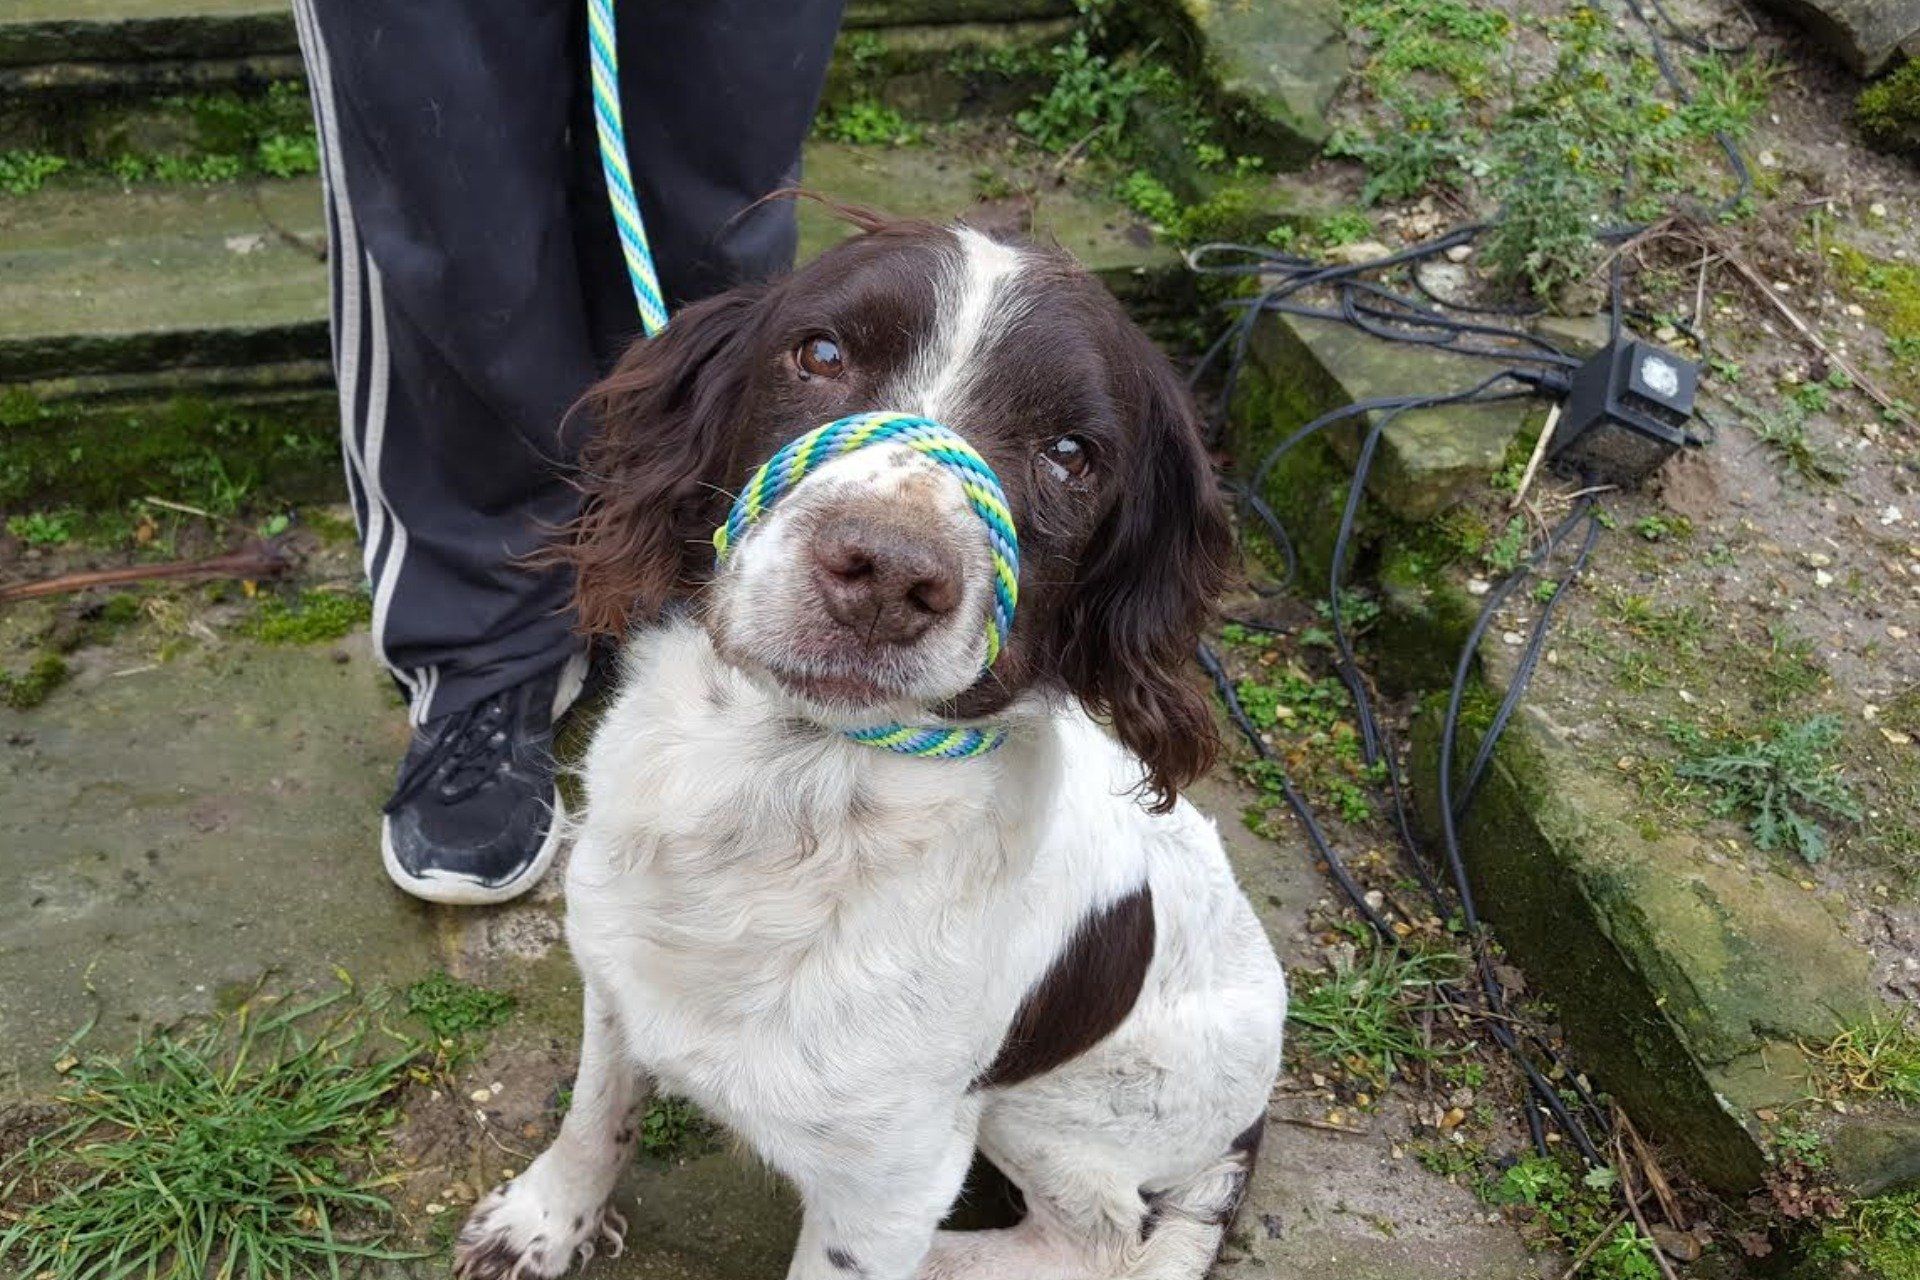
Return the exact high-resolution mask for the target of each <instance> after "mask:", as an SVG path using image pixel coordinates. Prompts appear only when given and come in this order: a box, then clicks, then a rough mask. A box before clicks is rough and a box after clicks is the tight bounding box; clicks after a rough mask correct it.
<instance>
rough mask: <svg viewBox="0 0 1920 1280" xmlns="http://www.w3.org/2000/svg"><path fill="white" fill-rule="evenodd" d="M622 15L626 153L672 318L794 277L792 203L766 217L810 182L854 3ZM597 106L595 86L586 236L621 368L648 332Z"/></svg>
mask: <svg viewBox="0 0 1920 1280" xmlns="http://www.w3.org/2000/svg"><path fill="white" fill-rule="evenodd" d="M585 2H586V0H579V3H580V4H581V5H582V7H583V8H584V5H585ZM616 7H617V27H618V33H619V41H618V44H619V56H620V98H621V104H622V108H621V110H622V115H623V116H624V118H625V122H626V130H627V149H628V154H629V156H630V157H631V166H632V169H633V178H634V186H635V194H636V196H637V198H638V201H639V205H640V211H641V216H642V218H643V219H644V220H645V222H646V227H647V236H648V238H649V240H651V242H652V245H653V251H654V259H655V262H656V265H657V266H658V268H659V271H660V281H661V288H662V289H663V290H664V292H665V294H666V298H667V305H668V307H669V309H670V310H677V309H678V308H679V307H681V306H684V305H685V304H686V303H689V302H697V301H699V300H700V299H701V298H704V297H708V296H709V295H711V294H715V293H718V292H720V291H722V290H724V289H728V288H731V287H732V286H734V285H736V284H740V283H742V282H743V281H747V280H761V279H766V278H767V277H769V276H775V275H780V274H782V273H784V272H786V271H789V270H791V269H792V267H793V255H794V249H795V246H796V244H797V243H798V240H799V233H798V230H797V227H796V225H795V218H794V209H793V204H792V202H791V201H787V200H776V201H769V202H768V203H766V204H760V205H758V206H757V207H755V206H756V202H757V201H760V200H761V199H763V198H764V197H765V196H767V195H769V194H770V193H772V192H775V191H779V190H781V189H782V188H785V187H790V186H792V185H794V184H795V183H797V182H798V181H799V178H800V148H801V144H802V143H803V142H805V140H806V137H807V133H808V130H809V129H810V128H811V126H812V123H813V115H814V110H815V108H816V107H817V106H818V105H819V101H820V92H821V89H822V88H823V86H824V85H825V83H826V75H827V64H828V62H829V60H830V59H831V57H832V54H833V40H834V35H835V34H836V32H837V31H838V29H839V24H840V12H841V7H842V0H783V2H782V3H780V4H767V3H765V2H764V0H699V2H698V3H687V2H686V0H616ZM581 38H582V39H583V40H584V39H585V36H584V32H583V34H582V37H581ZM591 104H592V99H591V96H590V91H589V89H588V87H587V86H586V84H585V81H584V77H583V79H582V82H581V83H580V85H579V86H578V88H577V91H576V98H575V104H574V106H575V115H574V119H575V122H576V131H575V139H576V146H577V153H576V157H577V164H576V167H575V185H576V192H577V195H576V200H575V209H576V211H577V213H578V215H579V225H578V231H577V234H578V236H579V244H580V252H581V257H582V260H583V262H585V263H588V264H590V269H589V274H588V278H589V287H588V294H589V307H590V310H591V313H592V316H593V328H594V332H595V339H596V342H597V343H599V344H600V347H601V354H602V356H603V358H608V357H611V356H614V355H618V353H619V351H620V350H621V349H622V348H623V347H624V346H625V345H626V343H627V342H628V341H630V340H632V339H633V338H634V337H636V336H637V335H638V334H639V331H640V325H639V319H638V314H637V312H636V310H635V306H634V300H633V292H632V289H631V287H630V286H629V284H628V282H627V272H626V268H625V266H624V265H622V260H621V257H620V250H619V243H618V240H617V239H616V237H615V234H614V226H613V215H612V212H611V211H610V209H609V208H608V205H607V201H606V191H605V187H604V185H603V183H602V178H601V172H600V157H599V150H598V147H597V143H596V140H595V138H594V133H593V126H592V123H591V121H592V105H591ZM668 323H672V322H671V320H669V322H668Z"/></svg>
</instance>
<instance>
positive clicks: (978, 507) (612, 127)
mask: <svg viewBox="0 0 1920 1280" xmlns="http://www.w3.org/2000/svg"><path fill="white" fill-rule="evenodd" d="M587 46H588V49H587V53H588V58H587V61H588V66H589V68H590V71H591V76H592V80H593V118H594V125H595V128H596V132H597V133H598V135H599V139H600V167H601V170H602V172H604V173H605V175H606V180H607V202H608V203H609V204H610V205H611V206H612V207H613V223H614V228H615V230H617V231H618V232H619V235H620V252H621V255H622V256H623V257H624V258H625V259H626V264H627V277H628V279H629V280H630V281H631V282H632V284H633V299H634V303H635V305H636V306H637V307H638V308H639V311H640V326H641V328H642V329H643V330H644V331H645V332H646V335H647V336H648V337H649V338H651V337H653V336H655V335H656V334H658V333H659V332H660V331H661V330H662V329H664V328H666V325H667V303H666V294H665V293H664V292H663V291H662V290H661V288H660V273H659V271H658V269H657V268H656V267H655V266H654V262H653V247H652V246H651V245H650V244H649V243H648V241H647V228H646V223H645V222H644V221H643V220H642V219H641V217H640V201H639V199H638V197H636V196H635V195H634V192H633V171H632V168H631V166H630V165H629V163H628V160H627V136H626V125H625V121H624V119H623V117H622V115H621V111H620V59H619V52H618V44H617V41H616V39H615V26H614V17H613V0H587ZM894 442H897V443H900V444H904V445H906V446H907V447H909V448H911V449H915V450H917V451H919V452H920V453H923V454H925V455H926V456H928V457H929V458H932V459H933V460H934V461H936V462H938V463H939V464H940V465H941V466H943V467H945V468H947V470H949V471H951V472H952V473H953V474H954V475H956V476H958V477H959V478H960V483H961V485H962V487H964V488H965V490H966V493H967V502H968V504H969V505H971V506H972V508H973V510H974V512H975V513H976V514H977V515H979V517H980V521H981V523H982V524H983V525H985V526H986V530H987V545H988V548H989V550H990V551H991V552H992V555H993V577H994V584H993V616H992V617H990V618H989V619H988V620H987V666H989V667H991V666H992V665H993V664H994V662H995V661H996V660H997V659H998V658H999V657H1000V649H1001V646H1002V645H1003V644H1005V642H1006V637H1007V636H1008V635H1009V634H1010V633H1011V631H1012V628H1013V606H1014V601H1015V599H1016V598H1017V597H1018V595H1019V587H1020V539H1019V537H1018V536H1017V535H1016V534H1015V533H1014V528H1013V515H1012V513H1011V512H1010V511H1009V510H1008V509H1007V496H1006V494H1005V493H1004V492H1003V491H1002V490H1001V488H1000V481H999V480H998V479H997V478H996V477H995V476H994V474H993V468H992V467H989V466H988V465H987V463H986V460H985V459H984V458H982V457H981V456H980V455H979V454H978V453H976V452H975V451H974V449H973V446H972V445H970V444H968V443H967V442H966V441H965V440H963V439H961V438H960V437H959V436H958V435H956V434H955V433H954V432H952V431H951V430H949V429H947V428H946V427H943V426H941V425H940V424H939V423H937V422H934V421H932V420H931V419H928V418H917V417H913V416H912V415H909V414H903V413H862V414H856V415H854V416H853V417H849V418H842V419H840V420H839V421H838V422H829V423H828V424H827V425H826V426H824V427H820V428H817V429H816V430H813V431H809V432H808V433H807V434H805V435H803V436H801V437H799V438H798V439H796V440H793V441H791V442H789V443H788V444H787V446H786V447H785V448H783V449H781V450H780V451H779V452H778V453H776V454H774V455H773V457H772V458H770V459H768V460H767V462H766V464H765V465H764V466H762V467H761V468H760V469H759V470H758V471H756V472H754V475H753V478H752V479H751V480H749V481H748V482H747V487H746V489H745V490H744V491H743V492H742V493H741V495H740V498H739V500H738V501H736V502H735V503H734V505H733V511H732V512H731V513H730V514H729V515H728V516H727V521H726V523H725V524H723V525H721V526H720V527H719V528H718V529H716V530H714V533H713V545H714V549H715V550H716V551H717V552H719V554H720V558H721V559H723V560H724V559H725V558H726V555H727V552H728V550H729V549H730V548H731V547H732V546H733V545H734V544H735V543H737V542H738V541H739V540H740V538H741V536H742V535H743V534H745V533H746V531H747V528H748V526H749V525H751V524H752V523H753V522H754V521H755V520H758V519H759V518H760V516H761V514H762V513H764V512H765V511H766V509H767V508H768V507H770V506H772V505H773V504H774V503H775V502H777V501H778V500H779V499H780V495H781V494H783V493H785V492H786V491H787V490H789V489H791V488H792V487H793V486H794V485H796V484H798V483H800V481H801V479H802V478H803V477H805V476H806V475H807V473H808V472H809V471H811V470H812V469H813V468H815V467H817V466H819V465H820V464H821V463H823V462H826V461H827V460H829V459H831V458H837V457H839V456H840V455H841V454H844V453H850V452H852V451H853V450H855V449H862V448H865V447H866V446H868V445H874V444H887V443H894ZM846 736H847V737H848V738H850V739H852V740H853V741H855V742H859V743H863V744H865V745H867V746H872V747H881V748H884V749H885V750H888V751H892V752H895V753H897V754H900V755H907V756H919V757H922V758H925V759H937V760H964V759H967V758H969V757H972V756H983V755H985V754H987V752H989V751H992V750H993V749H994V748H995V747H998V746H999V745H1000V744H1001V743H1002V742H1004V741H1005V740H1006V736H1007V735H1006V731H1005V730H1004V729H994V728H984V729H983V728H973V727H968V726H946V725H928V726H914V725H900V724H883V725H876V726H874V727H873V728H871V729H850V730H848V731H847V734H846Z"/></svg>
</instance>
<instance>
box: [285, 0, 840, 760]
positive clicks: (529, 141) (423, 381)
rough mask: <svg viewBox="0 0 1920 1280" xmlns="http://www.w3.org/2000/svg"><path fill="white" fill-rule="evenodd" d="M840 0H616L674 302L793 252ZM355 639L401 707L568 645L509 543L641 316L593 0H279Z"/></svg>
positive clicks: (544, 500) (493, 682)
mask: <svg viewBox="0 0 1920 1280" xmlns="http://www.w3.org/2000/svg"><path fill="white" fill-rule="evenodd" d="M840 4H841V0H618V4H617V8H618V26H619V37H620V78H621V99H622V103H623V111H624V114H625V117H626V127H627V141H628V150H629V153H630V158H631V162H632V169H633V174H634V182H635V185H636V187H637V190H638V195H639V200H640V208H641V211H642V214H643V216H644V217H645V220H646V224H647V231H648V233H649V235H650V237H651V239H652V242H653V248H654V254H655V257H656V260H657V263H658V265H659V269H660V275H661V282H662V285H663V287H664V288H665V290H666V294H667V301H668V304H669V306H670V307H676V306H678V305H680V304H683V303H686V302H689V301H692V300H695V299H698V298H701V297H704V296H706V295H707V294H710V293H713V292H716V291H718V290H721V289H724V288H726V287H728V286H729V285H731V284H734V283H736V282H738V281H741V280H745V279H751V278H757V277H764V276H768V275H772V274H776V273H778V272H780V271H784V270H786V269H787V268H788V267H790V266H791V265H792V258H793V252H794V245H795V239H796V231H795V226H794V216H793V210H792V208H791V207H790V206H789V205H788V204H786V203H785V202H776V203H772V204H768V205H763V206H761V207H760V208H758V209H755V210H754V211H753V212H751V213H748V214H745V215H744V216H740V215H741V213H742V211H743V210H744V209H746V208H747V207H748V206H749V205H751V204H752V203H753V202H754V201H755V200H757V199H759V198H760V197H762V196H764V195H765V194H767V193H768V192H769V191H773V190H776V189H778V188H780V187H782V186H785V185H787V184H789V183H791V182H793V181H795V180H796V179H797V177H798V173H799V163H800V144H801V141H802V139H803V138H804V137H805V136H806V132H807V129H808V126H809V124H810V122H811V120H812V117H813V112H814V108H815V106H816V105H817V102H818V98H819V94H820V89H821V85H822V82H823V80H824V78H825V75H826V67H827V60H828V57H829V55H830V53H831V51H832V45H833V37H834V32H835V29H836V28H837V26H838V24H839V18H840ZM294 9H295V14H296V17H297V18H298V20H299V24H300V36H301V45H302V48H303V49H304V51H305V54H306V61H307V69H308V73H309V78H310V80H311V83H312V87H313V102H314V114H315V117H316V118H317V120H318V122H319V128H320V137H321V143H322V149H321V158H322V169H323V176H324V179H325V186H326V199H327V213H328V230H329V233H330V245H331V249H332V268H333V358H334V368H335V372H336V375H337V380H338V383H339V390H340V407H341V413H340V419H341V443H342V449H343V453H344V455H345V462H346V469H347V482H348V488H349V490H350V492H351V494H352V498H353V505H354V511H355V514H356V515H357V517H358V519H359V522H360V530H361V540H362V545H363V548H364V552H365V558H366V570H367V577H368V580H369V582H370V583H371V585H372V590H373V603H374V615H373V637H374V643H375V646H376V648H377V651H378V653H379V655H380V657H381V660H382V661H383V662H384V663H386V665H387V666H388V668H389V669H390V670H391V671H392V672H393V674H394V678H395V679H397V680H398V681H399V682H400V684H401V685H403V686H404V687H405V689H406V691H407V693H408V696H409V700H410V703H411V706H412V714H413V718H414V722H415V723H424V722H425V721H427V720H428V719H432V718H436V717H439V716H443V715H446V714H448V713H450V712H454V711H458V710H461V709H463V708H464V707H466V706H468V705H470V704H471V703H473V702H476V701H478V700H479V699H481V698H484V697H486V696H488V695H489V694H491V693H493V692H495V691H497V690H500V689H502V688H505V687H507V686H510V685H513V684H516V683H518V682H519V681H521V680H523V679H525V678H526V677H528V676H529V675H532V674H534V673H535V672H538V671H540V670H541V669H543V668H545V667H548V666H551V665H553V664H554V663H557V662H559V661H561V660H563V659H565V658H566V657H567V656H568V655H569V654H570V653H572V652H573V651H574V650H575V648H576V647H577V644H576V642H575V641H574V640H573V639H572V638H571V634H570V633H571V618H570V617H569V616H568V614H567V612H566V604H567V595H568V581H567V578H566V576H565V575H564V574H563V573H562V572H560V571H556V570H548V571H540V572H535V571H532V570H529V569H527V568H525V567H523V566H522V565H521V564H520V563H518V562H519V561H520V560H521V558H522V557H524V556H525V555H526V553H528V552H530V551H532V550H534V549H535V548H536V547H538V546H539V545H540V544H541V542H542V540H543V537H544V533H543V531H544V530H545V529H548V528H550V527H551V526H553V525H555V524H558V523H560V522H561V521H564V520H566V519H567V518H568V517H569V516H571V515H572V514H573V512H574V510H575V506H576V501H577V500H576V498H575V495H574V493H573V491H572V490H571V489H570V488H569V487H568V485H567V484H566V482H565V480H564V478H563V477H564V474H565V469H566V466H567V463H568V461H569V459H570V457H571V455H572V453H573V452H574V451H575V450H576V449H577V447H578V444H579V435H580V429H579V427H580V424H578V423H575V424H574V425H573V429H572V430H569V431H567V432H565V433H563V432H562V431H561V430H560V427H561V423H562V419H563V418H564V417H565V416H566V414H567V411H568V409H569V408H570V407H571V406H572V405H573V404H574V402H575V401H576V400H577V399H578V397H579V396H580V393H581V392H582V391H584V390H585V389H586V388H587V386H588V384H589V383H591V382H592V381H593V380H594V378H596V377H597V376H598V375H599V374H600V373H602V372H604V371H605V370H606V369H607V367H608V366H609V365H610V364H611V362H612V360H613V359H614V358H615V357H616V356H617V355H618V354H619V352H620V351H621V350H622V349H623V348H624V347H625V345H626V344H627V343H628V342H629V341H631V340H633V339H634V338H635V337H637V336H638V334H639V320H638V315H637V312H636V311H635V308H634V302H633V295H632V292H631V288H630V286H629V284H628V281H627V273H626V269H625V267H624V266H623V265H622V262H621V258H620V252H619V246H618V242H617V240H616V239H615V235H614V229H613V216H612V214H611V212H610V211H609V209H608V206H607V200H606V194H605V190H604V188H603V187H602V185H601V178H600V162H599V153H598V150H597V143H596V140H595V136H594V130H593V125H592V116H591V109H590V98H589V94H588V88H587V75H586V62H587V59H586V48H587V43H586V42H587V33H586V0H295V4H294Z"/></svg>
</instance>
